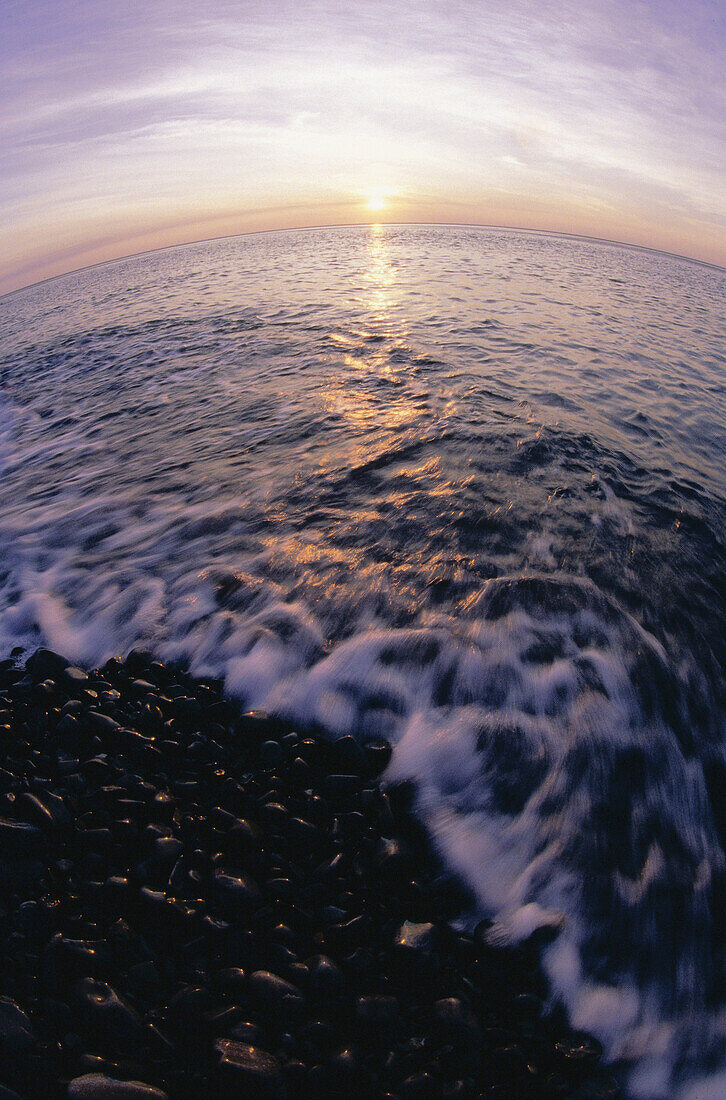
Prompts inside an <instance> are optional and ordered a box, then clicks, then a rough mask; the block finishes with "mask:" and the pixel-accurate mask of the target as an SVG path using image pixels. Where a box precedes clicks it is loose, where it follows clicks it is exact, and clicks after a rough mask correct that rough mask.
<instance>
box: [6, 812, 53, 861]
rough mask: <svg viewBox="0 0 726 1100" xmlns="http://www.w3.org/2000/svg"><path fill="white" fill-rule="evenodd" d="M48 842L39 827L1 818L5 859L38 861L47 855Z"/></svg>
mask: <svg viewBox="0 0 726 1100" xmlns="http://www.w3.org/2000/svg"><path fill="white" fill-rule="evenodd" d="M47 848H48V840H47V837H46V836H45V834H44V833H43V831H42V829H39V828H38V827H37V825H29V824H28V823H27V822H25V821H6V820H5V819H3V818H0V852H1V853H2V856H3V858H4V859H37V858H38V857H41V856H43V855H45V853H46V851H47Z"/></svg>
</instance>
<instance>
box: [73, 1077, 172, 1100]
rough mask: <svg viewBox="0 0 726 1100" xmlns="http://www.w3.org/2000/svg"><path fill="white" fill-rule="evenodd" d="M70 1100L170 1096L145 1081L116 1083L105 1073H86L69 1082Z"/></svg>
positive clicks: (155, 1099)
mask: <svg viewBox="0 0 726 1100" xmlns="http://www.w3.org/2000/svg"><path fill="white" fill-rule="evenodd" d="M68 1100H168V1096H167V1094H166V1093H165V1092H162V1090H161V1089H157V1088H154V1087H153V1085H147V1084H145V1083H144V1082H143V1081H116V1080H114V1078H113V1077H106V1076H105V1074H103V1073H86V1074H84V1075H83V1076H82V1077H75V1078H74V1079H73V1080H72V1081H70V1082H69V1084H68Z"/></svg>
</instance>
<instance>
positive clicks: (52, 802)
mask: <svg viewBox="0 0 726 1100" xmlns="http://www.w3.org/2000/svg"><path fill="white" fill-rule="evenodd" d="M17 807H18V815H19V816H22V817H23V818H25V819H26V820H27V821H29V822H31V823H32V824H35V825H38V826H39V827H40V828H41V829H45V830H49V829H51V830H52V829H68V828H70V826H71V825H72V823H73V819H72V817H71V815H70V813H69V812H68V809H67V807H66V805H65V803H64V802H63V799H62V798H59V797H58V795H57V794H53V792H52V791H44V792H43V794H42V795H41V796H38V795H35V794H30V793H29V792H28V791H26V792H25V793H24V794H22V795H21V796H20V798H19V799H18V800H17Z"/></svg>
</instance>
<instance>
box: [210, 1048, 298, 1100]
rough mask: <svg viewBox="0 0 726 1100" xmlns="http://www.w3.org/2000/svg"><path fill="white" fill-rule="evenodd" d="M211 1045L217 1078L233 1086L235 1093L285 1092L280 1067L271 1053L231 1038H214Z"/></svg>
mask: <svg viewBox="0 0 726 1100" xmlns="http://www.w3.org/2000/svg"><path fill="white" fill-rule="evenodd" d="M214 1049H215V1050H216V1051H217V1053H218V1054H219V1074H220V1078H221V1081H222V1083H223V1084H226V1085H228V1087H231V1088H232V1089H234V1090H235V1095H236V1096H245V1097H284V1096H285V1095H286V1092H287V1090H286V1088H285V1079H284V1077H283V1074H282V1067H281V1065H280V1062H279V1061H278V1060H277V1058H275V1057H273V1055H272V1054H268V1053H267V1051H265V1050H260V1049H259V1048H258V1047H253V1046H248V1045H247V1044H246V1043H240V1042H237V1041H235V1040H233V1039H218V1040H217V1042H216V1043H215V1044H214Z"/></svg>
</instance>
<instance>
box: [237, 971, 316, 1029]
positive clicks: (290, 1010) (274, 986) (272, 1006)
mask: <svg viewBox="0 0 726 1100" xmlns="http://www.w3.org/2000/svg"><path fill="white" fill-rule="evenodd" d="M249 990H250V995H251V996H252V997H253V999H254V1000H255V1002H256V1003H257V1004H258V1005H259V1006H260V1008H262V1009H263V1010H265V1011H266V1012H267V1013H268V1017H269V1018H270V1020H271V1022H273V1023H275V1022H277V1021H280V1022H287V1021H289V1020H296V1019H298V1018H299V1017H300V1016H301V1014H302V1011H303V1008H304V1007H305V998H304V997H303V995H302V993H301V992H300V990H299V989H298V988H297V986H294V985H292V983H291V982H286V981H285V980H284V979H283V978H280V977H278V975H277V974H272V973H270V971H269V970H256V971H255V972H254V973H253V974H250V979H249Z"/></svg>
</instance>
